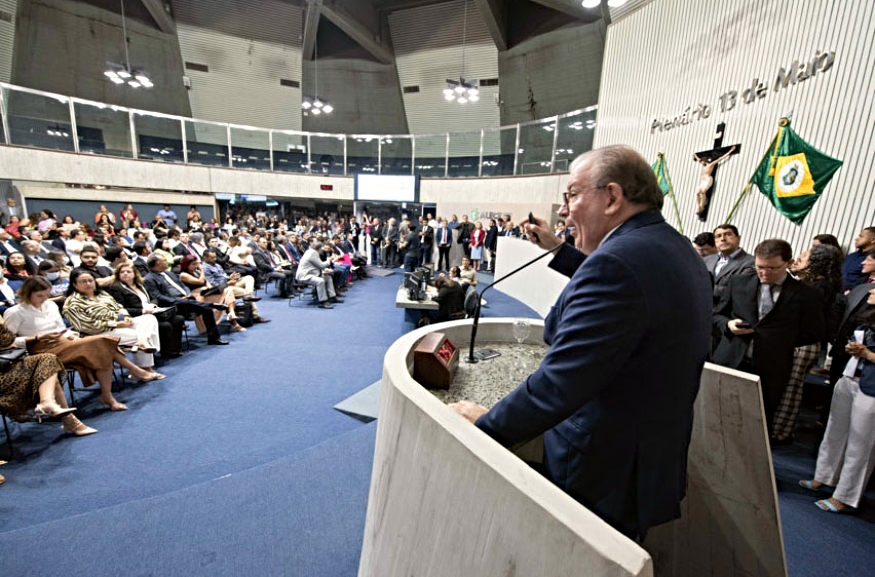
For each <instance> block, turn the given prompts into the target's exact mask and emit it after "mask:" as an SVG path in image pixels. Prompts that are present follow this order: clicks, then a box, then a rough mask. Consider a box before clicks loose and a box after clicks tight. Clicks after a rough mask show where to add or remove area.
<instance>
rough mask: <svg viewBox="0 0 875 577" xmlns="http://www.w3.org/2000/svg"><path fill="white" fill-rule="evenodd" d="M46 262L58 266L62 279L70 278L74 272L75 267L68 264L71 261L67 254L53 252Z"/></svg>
mask: <svg viewBox="0 0 875 577" xmlns="http://www.w3.org/2000/svg"><path fill="white" fill-rule="evenodd" d="M46 260H48V261H51V262H53V263H55V264H56V265H58V270H59V271H60V273H61V276H62V277H64V278H69V277H70V271H72V270H73V267H72V266H70V265H69V264H67V263H68V262H69V260H70V259H69V258H67V254H66V253H63V252H59V251H56V250H53V251H51V252H50V253H49V257H48V258H47V259H46Z"/></svg>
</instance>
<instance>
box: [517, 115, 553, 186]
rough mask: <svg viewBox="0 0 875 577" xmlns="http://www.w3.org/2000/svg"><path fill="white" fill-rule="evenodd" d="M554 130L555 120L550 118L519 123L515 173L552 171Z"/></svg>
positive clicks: (544, 172)
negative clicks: (518, 147) (518, 148)
mask: <svg viewBox="0 0 875 577" xmlns="http://www.w3.org/2000/svg"><path fill="white" fill-rule="evenodd" d="M555 131H556V121H555V120H554V119H552V118H550V119H546V120H538V121H535V122H527V123H525V124H523V125H520V150H519V156H518V157H517V174H546V173H549V172H552V171H553V163H552V160H553V133H554V132H555Z"/></svg>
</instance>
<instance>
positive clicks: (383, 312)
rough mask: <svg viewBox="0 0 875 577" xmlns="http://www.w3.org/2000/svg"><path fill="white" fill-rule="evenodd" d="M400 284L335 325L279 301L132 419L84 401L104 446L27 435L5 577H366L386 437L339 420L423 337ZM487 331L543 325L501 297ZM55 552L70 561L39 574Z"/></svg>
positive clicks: (147, 400) (202, 355) (346, 309)
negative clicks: (349, 400)
mask: <svg viewBox="0 0 875 577" xmlns="http://www.w3.org/2000/svg"><path fill="white" fill-rule="evenodd" d="M400 279H401V277H400V275H393V276H390V277H385V278H371V279H368V280H366V281H363V282H359V283H356V286H354V287H353V288H352V289H351V290H350V292H349V294H348V296H347V298H346V302H345V303H344V304H341V305H338V306H337V307H336V308H335V309H334V310H331V311H326V310H321V309H317V308H315V307H313V306H310V305H308V303H307V302H306V301H302V300H300V299H299V300H295V301H293V302H292V306H291V307H290V306H288V304H287V301H286V300H284V299H275V298H271V297H270V296H266V297H265V298H264V300H262V301H261V302H260V303H258V304H259V308H260V309H261V312H262V314H263V315H264V316H267V317H270V318H272V319H273V321H274V322H272V323H270V324H267V325H258V326H256V327H254V328H252V329H250V330H249V331H248V332H246V333H243V334H232V335H229V336H228V337H227V338H228V339H229V340H231V341H232V344H231V345H230V346H227V347H207V346H204V339H203V338H201V337H195V338H193V340H192V342H193V345H194V350H192V351H190V352H189V353H187V354H186V355H185V356H184V357H183V358H181V359H178V360H174V361H172V362H170V363H168V364H167V365H166V366H164V367H163V368H162V370H163V371H164V372H165V373H166V374H167V375H168V378H167V379H166V380H164V381H160V382H156V383H150V384H147V385H142V386H136V385H134V386H128V387H126V388H125V389H124V390H123V391H122V392H120V393H118V394H117V395H116V396H117V397H118V398H119V400H121V401H123V402H125V403H126V404H127V405H128V407H129V408H130V410H128V411H127V412H124V413H110V412H108V411H104V410H102V409H100V408H99V407H98V406H97V403H96V395H92V394H90V393H80V394H79V395H78V397H77V405H78V407H79V411H78V413H77V414H78V415H79V417H80V418H81V419H82V420H83V421H84V422H86V423H87V424H88V425H90V426H93V427H95V428H97V429H99V431H100V432H99V433H98V434H97V435H92V436H90V437H84V438H81V439H74V438H70V437H67V436H66V435H64V434H63V433H61V431H60V425H58V424H56V423H52V424H42V425H40V424H36V423H27V424H22V425H17V424H16V425H13V437H14V439H15V443H16V449H18V450H20V451H21V452H22V453H23V454H24V457H23V458H22V459H20V460H16V461H12V462H11V463H9V464H8V465H6V466H4V467H2V468H0V471H2V473H3V474H4V475H5V476H6V477H7V482H6V484H5V485H3V486H2V488H0V551H3V554H2V562H0V575H26V574H45V575H67V574H71V575H72V574H83V571H78V570H77V571H70V570H69V568H68V567H66V565H65V564H66V563H70V562H72V561H69V560H65V559H66V558H68V557H75V558H76V561H75V563H76V566H77V567H80V568H84V567H87V568H88V571H87V572H88V573H89V574H91V575H121V574H155V575H170V574H177V571H179V572H180V573H179V574H182V572H185V573H186V574H188V575H224V574H228V575H230V574H232V573H234V574H271V575H326V576H328V575H331V576H341V575H354V574H355V568H356V567H357V566H358V557H359V552H360V547H361V536H362V528H363V526H364V515H365V510H366V505H367V492H368V485H369V481H370V468H371V460H372V454H373V453H372V444H373V430H374V426H375V425H370V426H368V425H363V424H362V423H361V422H360V421H358V420H355V419H352V418H350V417H348V416H345V415H343V414H342V413H340V412H338V411H335V410H333V409H332V407H333V406H334V405H335V404H337V403H338V402H340V401H342V400H343V399H345V398H346V397H348V396H350V395H352V394H353V393H355V392H357V391H359V390H361V389H363V388H365V387H366V386H368V385H370V384H371V383H373V382H374V381H376V380H378V379H379V378H380V376H381V374H382V365H383V355H384V354H385V352H386V349H387V348H388V347H389V345H390V344H391V343H392V342H394V341H395V340H396V339H397V338H398V337H399V336H400V335H401V334H403V333H404V332H405V331H406V330H408V329H409V327H408V326H407V325H406V324H405V322H404V314H403V311H401V310H398V309H396V308H395V301H394V296H395V292H396V289H397V287H398V283H399V282H400ZM490 292H492V291H490ZM484 315H485V316H535V313H534V312H533V311H531V310H530V309H528V307H525V306H523V305H521V304H519V303H518V302H516V301H514V300H513V299H510V298H509V297H506V296H504V295H501V294H500V293H493V295H492V297H491V298H490V306H489V308H488V309H484ZM274 464H276V467H274V468H272V467H273V465H274ZM271 507H274V508H276V510H284V511H289V510H293V511H295V514H287V515H284V516H278V515H269V514H267V513H266V512H265V511H269V510H272V509H271ZM216 509H218V511H217V510H216ZM320 509H322V511H321V512H320ZM320 515H321V516H322V517H324V518H322V517H320ZM283 519H285V521H283ZM314 521H316V523H315V524H314ZM283 523H285V524H283ZM317 529H318V530H317ZM259 531H262V533H259ZM243 533H246V536H244V535H242V534H243ZM250 534H252V536H249V535H250ZM43 537H45V538H49V539H50V540H51V541H50V542H53V543H55V544H57V545H58V547H59V549H58V551H59V552H61V551H63V554H61V555H59V557H58V558H57V559H56V560H55V559H53V558H48V559H46V558H43V559H41V560H40V563H39V565H37V566H34V565H33V558H34V548H33V543H34V541H35V540H40V539H41V538H43ZM255 541H259V542H261V546H256V544H255ZM315 541H319V542H320V543H323V542H324V543H323V544H322V545H321V546H319V547H317V546H313V543H314V542H315ZM28 544H30V546H28ZM244 552H245V553H246V554H245V555H244V554H243V553H244ZM110 553H111V554H110ZM147 557H148V558H149V559H151V561H150V562H149V563H148V564H145V561H144V559H145V558H147ZM192 557H194V558H196V559H198V560H199V561H198V562H197V563H194V559H193V558H192ZM262 557H263V559H262ZM210 559H212V561H210ZM201 561H203V564H202V565H201V564H200V562H201ZM193 563H194V564H193ZM9 567H15V571H14V572H8V569H7V568H9ZM147 567H148V569H147ZM290 567H296V568H300V570H297V569H295V570H290V569H289V568H290ZM183 569H184V571H183Z"/></svg>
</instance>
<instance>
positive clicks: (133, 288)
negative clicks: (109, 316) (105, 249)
mask: <svg viewBox="0 0 875 577" xmlns="http://www.w3.org/2000/svg"><path fill="white" fill-rule="evenodd" d="M112 278H113V283H112V285H110V287H109V289H108V292H109V294H110V295H111V296H112V298H114V299H115V300H116V301H117V302H118V303H119V304H120V305H122V307H123V308H124V309H125V310H126V311H127V312H128V313H130V315H131V316H132V317H135V318H136V317H139V316H143V315H152V316H154V317H155V320H156V321H158V340H159V341H160V342H161V356H162V357H168V358H171V359H173V358H177V357H181V356H182V331H183V325H185V317H183V316H182V315H181V314H179V313H177V312H176V309H175V308H167V309H163V310H162V307H159V306H158V305H156V304H155V303H153V302H152V298H151V297H150V296H149V291H148V290H146V285H145V284H143V277H141V276H140V273H139V272H137V269H136V267H134V265H133V264H132V263H129V262H126V263H122V264H120V265H119V266H118V267H117V268H116V269H115V272H114V273H113V275H112Z"/></svg>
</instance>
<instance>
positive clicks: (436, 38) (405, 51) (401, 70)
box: [389, 0, 499, 156]
mask: <svg viewBox="0 0 875 577" xmlns="http://www.w3.org/2000/svg"><path fill="white" fill-rule="evenodd" d="M464 10H465V2H464V0H457V1H454V2H447V3H444V4H435V5H431V6H421V7H418V8H410V9H408V10H399V11H397V12H393V13H391V14H390V15H389V27H390V31H391V34H392V44H393V45H394V47H395V57H396V65H397V68H398V77H399V79H400V81H401V86H403V87H404V86H418V87H419V92H416V93H412V94H404V106H405V109H406V111H407V124H408V126H409V127H410V132H411V133H412V134H437V133H446V132H466V131H470V130H473V129H479V128H495V127H498V126H499V110H498V105H497V103H496V100H495V97H496V95H497V94H498V86H489V87H484V88H481V90H480V100H479V101H478V102H468V103H466V104H458V103H456V102H447V101H446V100H445V99H444V95H443V89H444V88H446V79H447V78H451V79H454V80H458V78H459V76H464V77H465V78H466V79H478V80H479V79H486V78H498V49H497V48H496V47H495V44H494V43H493V41H492V37H491V36H490V35H489V31H488V30H487V29H486V24H485V23H484V22H483V18H482V17H481V16H480V13H479V12H478V11H477V8H476V6H475V3H474V2H468V17H467V25H466V26H465V45H464V58H465V67H464V72H463V71H462V27H463V21H464ZM454 152H457V153H459V154H462V153H465V154H479V152H480V142H479V140H478V141H476V143H475V142H473V141H472V143H471V150H468V151H463V150H458V151H454ZM498 152H499V150H494V151H488V150H485V151H484V153H498ZM442 153H443V150H419V149H418V148H417V155H424V156H430V155H433V154H442Z"/></svg>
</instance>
